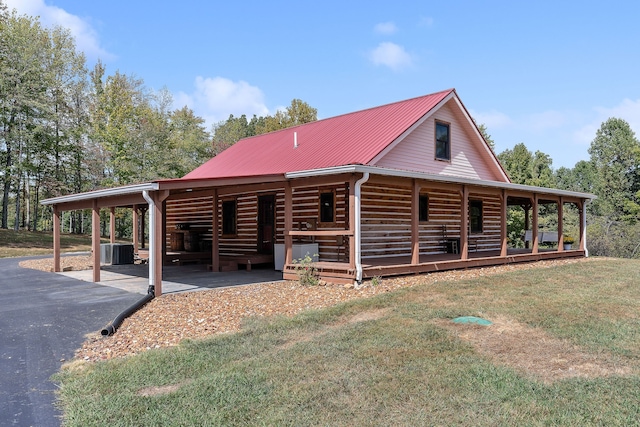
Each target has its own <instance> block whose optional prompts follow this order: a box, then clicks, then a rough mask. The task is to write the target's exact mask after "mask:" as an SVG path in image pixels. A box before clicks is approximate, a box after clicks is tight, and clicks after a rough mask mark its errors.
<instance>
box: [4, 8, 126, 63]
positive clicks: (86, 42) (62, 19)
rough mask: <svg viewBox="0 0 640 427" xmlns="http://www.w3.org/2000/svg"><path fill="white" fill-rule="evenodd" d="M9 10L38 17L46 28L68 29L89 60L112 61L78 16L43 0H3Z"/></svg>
mask: <svg viewBox="0 0 640 427" xmlns="http://www.w3.org/2000/svg"><path fill="white" fill-rule="evenodd" d="M5 3H6V4H7V6H8V7H9V10H11V9H16V10H17V11H18V13H19V14H23V15H29V16H33V17H40V23H41V24H42V25H43V26H45V27H48V28H51V27H54V26H56V25H59V26H61V27H64V28H68V29H69V31H70V32H71V35H73V37H74V38H75V40H76V47H77V49H78V50H80V51H82V52H84V53H85V54H86V55H87V57H88V58H90V59H98V58H101V59H103V60H110V59H113V58H114V57H115V56H114V55H113V54H112V53H109V52H107V51H106V50H105V49H103V48H102V47H101V46H100V41H99V39H98V34H97V32H96V31H95V29H94V28H93V27H92V26H91V24H90V23H89V22H88V21H86V20H85V19H82V18H80V17H79V16H76V15H72V14H70V13H69V12H67V11H65V10H64V9H61V8H59V7H56V6H50V5H47V4H45V3H44V0H5Z"/></svg>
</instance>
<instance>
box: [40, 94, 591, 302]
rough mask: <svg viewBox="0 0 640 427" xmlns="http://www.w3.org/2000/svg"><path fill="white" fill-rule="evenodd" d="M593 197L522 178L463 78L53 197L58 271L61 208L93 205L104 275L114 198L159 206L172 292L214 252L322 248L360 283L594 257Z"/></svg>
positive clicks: (250, 257) (250, 255)
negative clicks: (548, 241)
mask: <svg viewBox="0 0 640 427" xmlns="http://www.w3.org/2000/svg"><path fill="white" fill-rule="evenodd" d="M593 197H594V196H593V195H591V194H585V193H578V192H571V191H564V190H557V189H550V188H539V187H531V186H524V185H518V184H513V183H511V182H510V180H509V177H508V176H507V174H506V173H505V171H504V169H503V168H502V166H501V165H500V162H499V161H498V160H497V158H496V156H495V155H494V153H493V152H492V150H491V149H490V147H489V146H488V145H487V143H486V142H485V140H484V139H483V137H482V135H481V134H480V132H479V130H478V128H477V127H476V125H475V123H474V122H473V120H472V119H471V116H470V115H469V113H468V111H467V109H466V108H465V106H464V105H463V104H462V102H461V101H460V99H459V97H458V95H457V93H456V91H455V90H454V89H450V90H445V91H442V92H437V93H433V94H430V95H426V96H421V97H417V98H413V99H409V100H406V101H401V102H396V103H392V104H388V105H383V106H380V107H375V108H370V109H367V110H363V111H358V112H354V113H350V114H345V115H341V116H337V117H333V118H328V119H324V120H319V121H316V122H312V123H307V124H304V125H300V126H296V127H292V128H288V129H284V130H280V131H276V132H272V133H269V134H265V135H259V136H254V137H250V138H246V139H243V140H241V141H239V142H237V143H236V144H235V145H233V146H232V147H230V148H229V149H227V150H225V151H224V152H222V153H220V154H219V155H217V156H216V157H214V158H212V159H211V160H209V161H208V162H206V163H205V164H203V165H202V166H200V167H198V168H196V169H195V170H193V171H192V172H190V173H189V174H187V175H186V176H184V177H183V178H181V179H173V180H162V181H155V182H151V183H146V184H139V185H131V186H125V187H120V188H112V189H105V190H98V191H93V192H89V193H82V194H75V195H69V196H63V197H57V198H53V199H48V200H45V201H44V202H43V203H44V204H46V205H51V206H52V207H53V212H54V218H55V221H54V259H55V265H56V267H55V269H56V271H57V270H59V268H60V263H59V257H60V248H59V235H60V233H59V222H60V221H59V218H60V213H61V212H62V211H65V210H73V209H92V212H93V242H94V244H93V248H94V250H93V257H94V274H93V277H94V280H95V281H99V280H100V269H99V268H98V267H95V266H97V265H98V266H99V260H100V257H99V250H100V246H99V213H100V209H102V208H110V209H111V212H112V217H113V209H114V207H116V206H118V207H124V206H127V207H132V208H133V211H134V228H135V227H137V222H138V221H137V212H138V208H139V207H140V206H145V207H146V206H147V205H148V207H149V211H150V215H149V218H150V233H149V235H150V256H149V260H150V274H149V276H150V284H153V285H155V289H156V294H157V295H159V294H160V293H162V266H163V265H164V264H165V263H172V262H176V263H179V264H180V263H185V262H203V263H206V264H208V265H210V268H211V270H212V274H215V272H219V271H224V270H232V269H237V268H239V267H244V268H247V269H250V268H251V266H252V265H255V264H262V263H264V264H267V265H271V263H273V265H274V267H275V268H276V269H279V270H280V269H281V270H282V271H283V277H284V278H285V279H293V278H296V274H295V267H296V264H295V263H294V261H295V259H296V258H299V257H304V256H305V255H307V254H308V255H309V256H311V257H314V261H316V262H315V266H316V268H317V269H318V272H319V274H320V276H321V278H323V279H325V280H327V281H330V282H338V283H347V282H360V281H362V280H363V279H367V278H371V277H375V276H381V277H384V276H393V275H402V274H413V273H423V272H430V271H439V270H446V269H458V268H467V267H476V266H487V265H498V264H507V263H517V262H527V261H533V260H540V259H551V258H565V257H583V256H587V255H588V253H587V248H586V217H585V205H586V203H587V202H588V201H589V200H590V199H592V198H593ZM549 204H552V205H556V207H557V212H558V218H557V229H554V230H546V233H547V234H546V235H547V236H553V235H555V240H556V242H554V245H555V246H553V247H551V248H542V246H541V245H540V238H541V237H542V236H543V232H542V231H541V230H539V227H538V214H539V210H540V206H541V205H549ZM566 205H574V206H576V207H577V210H578V212H579V216H580V238H579V242H578V245H577V247H576V248H575V249H570V250H565V249H564V247H563V244H562V240H563V236H564V234H563V218H564V211H565V206H566ZM509 206H519V207H521V208H522V209H523V210H524V212H525V215H526V223H527V224H529V223H530V233H529V238H530V242H531V244H530V245H529V247H528V248H526V249H515V248H510V247H508V241H507V209H508V207H509ZM527 228H529V227H527ZM112 229H113V227H112ZM134 231H135V230H134ZM554 233H555V234H554ZM113 234H114V233H113V232H112V235H113ZM134 234H136V233H135V232H134ZM134 239H135V238H134ZM552 240H553V239H552ZM134 246H135V247H136V248H137V240H134Z"/></svg>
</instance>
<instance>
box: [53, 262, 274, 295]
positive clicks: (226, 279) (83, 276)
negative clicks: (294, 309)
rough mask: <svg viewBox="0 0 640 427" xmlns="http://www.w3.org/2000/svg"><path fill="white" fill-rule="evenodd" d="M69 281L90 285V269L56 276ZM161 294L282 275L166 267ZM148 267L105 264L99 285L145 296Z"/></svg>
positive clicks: (261, 281)
mask: <svg viewBox="0 0 640 427" xmlns="http://www.w3.org/2000/svg"><path fill="white" fill-rule="evenodd" d="M59 274H61V275H64V276H66V277H69V278H73V279H76V280H82V281H85V282H91V281H92V280H93V273H92V271H91V270H83V271H66V272H62V273H59ZM162 276H163V279H164V280H163V281H162V292H163V293H164V294H170V293H177V292H188V291H198V290H205V289H215V288H225V287H230V286H240V285H250V284H256V283H266V282H278V281H281V280H282V273H281V272H279V271H274V270H272V269H256V268H254V269H252V270H251V271H246V270H239V271H230V272H221V273H214V272H211V271H208V270H207V268H206V266H204V265H198V264H194V265H185V266H175V265H171V266H165V267H164V268H163V273H162ZM148 277H149V267H148V265H145V264H127V265H105V266H102V267H101V269H100V282H99V284H101V285H104V286H110V287H114V288H118V289H122V290H125V291H127V292H134V293H138V294H141V295H145V294H146V293H147V287H148V286H149V279H148Z"/></svg>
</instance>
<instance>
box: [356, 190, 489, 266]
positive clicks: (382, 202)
mask: <svg viewBox="0 0 640 427" xmlns="http://www.w3.org/2000/svg"><path fill="white" fill-rule="evenodd" d="M409 185H410V183H409V182H407V186H399V185H391V184H365V185H364V186H363V187H362V258H363V259H375V258H382V257H395V256H411V187H410V186H409ZM420 194H426V195H427V196H428V198H429V215H428V216H429V218H428V221H425V222H420V224H419V233H420V242H419V243H420V254H421V255H429V254H439V253H444V252H446V243H445V242H446V240H447V239H460V221H461V214H460V207H461V205H462V203H461V195H460V192H459V191H456V190H454V189H452V190H450V191H447V190H442V189H432V188H430V187H429V183H428V182H424V183H421V190H420ZM469 200H480V201H482V208H483V216H482V223H483V230H482V233H473V234H470V235H469V250H470V251H489V250H496V249H500V197H499V196H492V195H487V194H481V193H474V192H473V191H471V192H470V194H469Z"/></svg>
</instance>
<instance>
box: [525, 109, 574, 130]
mask: <svg viewBox="0 0 640 427" xmlns="http://www.w3.org/2000/svg"><path fill="white" fill-rule="evenodd" d="M567 120H568V118H567V115H566V114H565V113H562V112H560V111H554V110H549V111H543V112H541V113H533V114H530V115H528V116H526V117H525V118H524V121H523V127H524V128H525V129H527V130H529V131H532V132H541V131H544V130H547V129H557V128H559V127H562V126H565V125H566V124H567Z"/></svg>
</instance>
